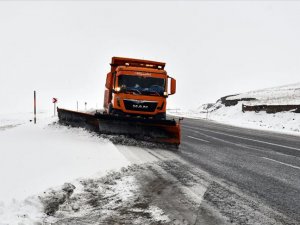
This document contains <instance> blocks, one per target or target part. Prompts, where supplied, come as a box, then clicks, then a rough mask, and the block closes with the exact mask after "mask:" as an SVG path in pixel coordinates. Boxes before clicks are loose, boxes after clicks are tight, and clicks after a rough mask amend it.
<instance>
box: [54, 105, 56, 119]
mask: <svg viewBox="0 0 300 225" xmlns="http://www.w3.org/2000/svg"><path fill="white" fill-rule="evenodd" d="M55 108H56V103H55V102H54V116H55Z"/></svg>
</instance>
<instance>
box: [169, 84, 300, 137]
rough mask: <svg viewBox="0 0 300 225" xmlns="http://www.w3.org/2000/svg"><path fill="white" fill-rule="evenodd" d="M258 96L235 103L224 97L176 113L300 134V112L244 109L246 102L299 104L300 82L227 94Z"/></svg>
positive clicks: (239, 96) (240, 97)
mask: <svg viewBox="0 0 300 225" xmlns="http://www.w3.org/2000/svg"><path fill="white" fill-rule="evenodd" d="M245 98H255V99H256V100H251V101H240V102H239V103H238V104H237V105H235V106H229V107H226V106H225V105H224V104H222V103H221V102H220V101H218V102H217V103H215V104H205V105H202V106H200V107H199V108H198V109H196V110H191V111H188V112H183V111H181V112H177V113H174V114H176V115H180V116H185V117H190V118H201V119H209V120H214V121H218V122H221V123H226V124H231V125H234V126H242V127H247V128H254V129H263V130H271V131H279V132H283V133H288V134H294V135H300V113H294V112H278V113H274V114H268V113H266V112H264V111H261V112H244V113H243V112H242V104H246V105H263V104H266V105H299V104H300V83H296V84H292V85H285V86H281V87H276V88H268V89H264V90H257V91H251V92H247V93H243V94H238V95H235V96H232V97H227V98H226V99H227V100H235V99H245Z"/></svg>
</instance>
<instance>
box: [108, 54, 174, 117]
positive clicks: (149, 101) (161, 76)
mask: <svg viewBox="0 0 300 225" xmlns="http://www.w3.org/2000/svg"><path fill="white" fill-rule="evenodd" d="M164 67H165V63H162V62H155V61H149V60H140V59H131V58H121V57H113V58H112V62H111V71H110V72H109V73H108V74H107V77H106V85H105V94H104V110H105V112H106V113H107V114H111V115H120V116H134V117H152V118H155V119H165V118H166V106H167V98H168V96H169V95H172V94H175V92H176V80H175V79H174V78H172V77H170V76H168V74H167V72H166V71H165V70H164ZM169 85H170V87H169ZM169 89H170V93H168V90H169Z"/></svg>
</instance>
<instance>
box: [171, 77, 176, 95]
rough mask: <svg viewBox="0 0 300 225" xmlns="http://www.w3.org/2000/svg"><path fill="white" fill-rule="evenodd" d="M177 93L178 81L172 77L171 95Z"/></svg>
mask: <svg viewBox="0 0 300 225" xmlns="http://www.w3.org/2000/svg"><path fill="white" fill-rule="evenodd" d="M175 93H176V80H175V79H174V78H172V77H171V93H170V95H174V94H175Z"/></svg>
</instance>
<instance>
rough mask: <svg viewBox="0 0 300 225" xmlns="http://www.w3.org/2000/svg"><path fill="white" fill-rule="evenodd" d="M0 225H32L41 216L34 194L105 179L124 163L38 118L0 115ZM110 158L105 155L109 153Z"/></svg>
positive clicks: (104, 147)
mask: <svg viewBox="0 0 300 225" xmlns="http://www.w3.org/2000/svg"><path fill="white" fill-rule="evenodd" d="M0 117H1V118H0V149H1V150H0V151H1V157H0V182H1V185H0V224H1V225H2V224H33V223H34V221H36V220H37V221H39V220H40V217H42V216H43V213H42V211H43V209H42V204H41V202H40V201H39V199H38V197H37V194H39V193H41V192H43V191H44V190H46V189H48V188H50V187H55V186H60V185H62V184H64V183H65V182H68V181H72V180H74V179H79V178H81V177H84V178H88V177H92V176H95V175H97V176H101V175H105V174H106V172H107V171H109V170H112V169H120V168H122V167H124V166H128V165H129V164H130V163H129V161H128V160H127V159H126V158H125V157H124V156H123V155H122V154H121V153H120V151H119V150H118V149H117V148H116V147H115V146H114V145H113V144H112V143H111V142H109V141H107V140H105V139H102V138H100V137H98V136H95V134H91V133H88V132H87V131H85V130H83V129H69V128H68V127H63V126H60V125H58V124H56V120H57V119H56V118H51V116H49V115H48V114H46V113H44V114H39V116H38V123H37V124H36V125H34V124H33V123H32V122H29V120H30V119H31V118H32V114H29V113H28V114H15V115H0ZM108 153H109V154H108Z"/></svg>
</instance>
